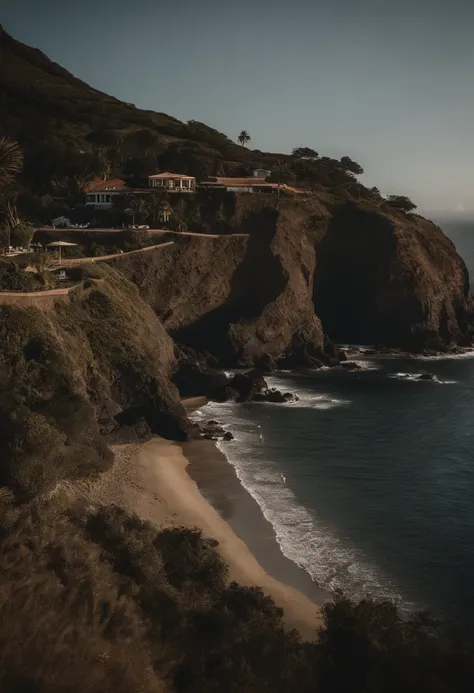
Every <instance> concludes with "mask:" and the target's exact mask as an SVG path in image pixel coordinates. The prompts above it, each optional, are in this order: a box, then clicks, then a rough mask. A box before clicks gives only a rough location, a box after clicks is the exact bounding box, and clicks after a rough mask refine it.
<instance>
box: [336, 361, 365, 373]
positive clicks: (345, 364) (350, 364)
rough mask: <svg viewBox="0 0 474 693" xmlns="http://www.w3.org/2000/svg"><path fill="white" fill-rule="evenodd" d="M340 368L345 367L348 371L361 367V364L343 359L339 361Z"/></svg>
mask: <svg viewBox="0 0 474 693" xmlns="http://www.w3.org/2000/svg"><path fill="white" fill-rule="evenodd" d="M341 367H342V368H346V369H347V370H348V371H358V370H361V369H362V366H361V365H360V364H359V363H356V362H355V361H344V362H343V363H341Z"/></svg>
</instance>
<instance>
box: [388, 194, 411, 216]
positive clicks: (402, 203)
mask: <svg viewBox="0 0 474 693" xmlns="http://www.w3.org/2000/svg"><path fill="white" fill-rule="evenodd" d="M387 202H388V204H389V205H391V206H392V207H395V209H398V210H399V211H400V212H411V211H413V210H414V209H416V207H417V205H416V204H415V203H414V202H412V201H411V200H410V198H409V197H405V195H389V196H388V198H387Z"/></svg>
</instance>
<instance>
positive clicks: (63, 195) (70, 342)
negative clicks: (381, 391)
mask: <svg viewBox="0 0 474 693" xmlns="http://www.w3.org/2000/svg"><path fill="white" fill-rule="evenodd" d="M0 65H1V70H0V248H1V252H2V254H1V256H0V373H1V377H0V455H1V463H0V482H1V484H0V485H1V489H0V490H1V493H0V503H1V505H2V513H1V519H0V532H1V535H2V552H1V555H0V561H1V563H0V565H1V571H0V575H1V578H0V580H1V585H2V589H3V593H4V598H3V600H2V604H1V605H0V616H1V618H0V621H1V624H2V625H1V628H0V642H1V646H2V647H1V651H2V653H3V654H2V656H1V664H2V666H1V667H0V688H1V690H2V691H19V690H22V691H27V690H28V691H29V690H31V691H33V690H35V691H36V690H37V691H42V692H43V693H66V691H67V692H72V691H74V690H79V689H80V690H83V691H85V690H87V691H92V692H93V693H96V692H97V693H99V691H100V692H101V693H105V692H106V691H109V690H110V691H112V690H113V691H114V692H115V693H121V692H122V691H123V693H125V692H127V693H128V692H129V691H139V690H140V691H144V692H145V693H153V692H155V691H156V692H158V691H159V692H163V693H164V692H167V691H169V692H172V691H176V692H183V693H184V692H188V693H194V692H195V693H198V692H199V693H203V692H204V691H209V693H218V692H220V691H236V692H237V691H248V692H250V691H252V692H254V693H265V692H266V691H268V692H269V693H270V691H271V692H272V693H278V692H281V693H288V692H289V691H298V692H299V693H306V692H307V693H310V691H315V690H317V691H328V692H329V691H345V690H354V689H355V690H357V691H372V690H373V691H376V690H394V691H395V690H407V691H408V690H410V691H411V690H413V691H414V690H418V689H417V688H416V685H418V681H419V678H417V677H418V674H419V673H420V672H424V671H425V670H426V668H427V666H426V665H427V662H428V663H429V667H431V669H430V670H431V671H433V672H434V673H433V680H436V681H438V680H439V681H442V682H443V684H440V688H437V689H435V688H429V687H428V688H426V690H441V689H442V690H443V691H447V692H448V691H453V692H454V691H455V690H460V689H459V688H456V682H455V683H454V684H453V683H452V681H453V676H452V667H453V664H452V662H453V661H456V662H458V661H459V662H461V664H462V666H464V665H465V667H466V669H465V670H466V671H468V669H469V667H470V669H472V659H470V654H469V652H470V651H469V652H468V650H467V649H466V652H468V653H467V654H466V652H465V651H464V649H463V648H464V646H461V645H459V643H458V644H457V645H456V646H454V645H453V644H452V643H451V641H449V640H447V639H444V640H443V639H437V638H433V637H432V633H431V631H427V630H426V629H425V628H424V625H425V624H424V623H422V622H421V620H420V619H418V620H417V619H415V618H413V619H405V620H402V619H401V618H399V616H398V612H397V609H396V607H395V606H394V605H393V604H387V603H384V604H382V605H380V604H377V603H375V602H372V601H371V600H366V601H364V602H361V603H360V604H353V603H351V602H350V601H349V600H347V599H345V598H344V597H342V596H339V597H338V596H336V597H335V599H334V600H332V601H331V600H330V601H328V602H327V603H326V604H325V605H316V604H315V603H313V601H310V599H309V598H308V597H306V596H304V595H303V594H300V593H298V592H297V591H296V590H294V589H292V588H290V587H288V586H287V585H284V584H282V583H280V582H279V581H278V580H276V579H274V578H273V577H271V576H270V575H268V574H267V573H266V572H265V571H264V570H263V568H261V566H260V565H259V564H258V563H257V561H256V559H255V558H254V556H253V555H252V554H251V552H250V550H249V549H248V548H247V547H246V545H245V544H244V543H243V542H242V541H241V540H240V539H239V538H238V537H237V536H236V534H235V533H234V532H233V531H232V530H231V529H230V527H229V526H228V525H227V524H226V522H225V521H224V519H223V515H225V513H223V512H222V513H219V514H218V513H217V511H216V510H214V509H213V508H211V507H210V506H209V505H208V504H207V503H206V502H205V500H204V498H203V497H202V496H201V495H200V494H199V491H198V490H197V487H196V484H194V482H193V481H192V480H191V478H190V477H189V476H188V475H187V473H186V463H187V462H186V460H187V459H188V458H189V459H192V457H193V455H194V457H199V455H201V456H202V455H209V456H210V457H212V456H213V455H215V453H216V451H215V447H214V444H213V442H212V440H209V438H211V439H215V438H216V437H219V436H221V437H224V436H225V435H226V434H227V438H225V440H230V439H231V438H232V435H231V434H230V435H229V432H224V431H223V430H221V429H220V428H219V422H215V421H214V422H209V423H208V424H207V428H206V427H205V426H202V425H198V424H197V423H196V421H195V420H193V419H192V417H190V410H191V409H192V407H193V406H194V405H193V402H192V401H190V399H189V398H204V400H203V401H206V400H214V401H218V402H224V401H228V400H232V401H236V402H238V403H240V402H248V401H250V400H253V401H254V402H265V401H270V402H272V403H273V402H277V403H281V404H282V406H286V404H285V403H287V402H290V401H293V400H292V398H291V394H289V393H281V392H279V391H278V390H276V389H275V388H274V389H272V388H268V386H267V384H266V381H265V377H266V376H267V375H268V374H269V373H271V372H272V371H277V370H308V369H311V370H313V369H320V368H322V367H327V368H339V367H341V364H343V363H344V362H346V361H347V355H346V353H345V350H344V349H343V348H342V347H341V345H342V344H346V345H347V344H352V345H364V347H365V348H366V349H368V350H372V351H383V352H387V351H390V350H398V351H400V352H410V353H417V354H420V353H423V354H435V353H439V352H444V353H446V352H450V351H456V350H463V349H466V348H469V347H470V346H471V338H472V322H471V319H472V307H471V296H470V287H469V277H468V272H467V269H466V266H465V264H464V262H463V260H462V259H461V257H460V256H459V255H458V253H457V252H456V249H455V247H454V245H453V243H452V242H451V241H450V240H449V239H448V238H447V237H446V236H445V235H444V234H443V232H442V231H441V229H440V228H438V227H437V226H436V225H435V224H434V223H432V222H431V221H429V220H427V219H424V218H423V217H421V216H419V215H418V214H416V213H415V212H414V209H415V205H414V204H413V203H412V202H411V201H410V200H409V199H408V198H405V197H401V196H397V195H391V196H388V197H384V196H383V195H381V193H380V192H379V190H377V189H376V188H370V189H369V188H367V187H366V186H364V185H363V184H362V183H361V182H360V180H359V178H358V176H360V175H361V174H362V173H363V170H362V168H361V166H360V165H359V164H358V163H357V162H355V161H353V160H351V159H350V158H349V157H347V156H345V157H342V158H341V159H339V160H336V159H331V158H330V157H328V156H323V155H319V153H318V152H316V151H314V150H313V149H310V148H308V147H298V148H296V149H295V150H294V151H293V152H292V154H277V153H265V152H260V151H256V150H252V149H250V147H249V146H248V145H249V141H250V134H249V133H247V132H246V131H242V132H241V133H240V135H239V136H238V137H237V143H236V142H233V141H232V140H231V139H229V138H228V137H227V136H226V135H224V134H222V133H220V132H218V131H216V130H214V129H212V128H210V127H208V126H206V125H205V124H203V123H200V122H197V121H188V122H187V123H183V122H181V121H179V120H177V119H175V118H173V117H171V116H167V115H165V114H163V113H155V112H151V111H145V110H140V109H138V108H136V107H135V106H134V105H133V104H130V103H124V102H122V101H119V100H118V99H115V98H113V97H111V96H108V95H106V94H103V93H101V92H99V91H97V90H95V89H93V88H92V87H89V86H88V85H87V84H85V83H84V82H82V81H80V80H79V79H77V78H75V77H74V76H73V75H72V74H70V73H69V72H68V71H67V70H66V69H64V68H63V67H61V66H59V65H57V64H56V63H54V62H52V61H50V60H49V59H48V58H47V57H46V56H45V55H44V54H43V53H41V52H40V51H38V50H36V49H34V48H30V47H28V46H26V45H24V44H22V43H20V42H19V41H16V40H15V39H14V38H12V37H11V36H9V35H8V34H7V33H6V32H5V31H4V30H3V29H2V28H1V27H0ZM346 366H347V363H346ZM288 406H290V405H289V404H288ZM203 438H207V440H203ZM177 443H179V444H182V445H183V446H184V447H183V450H184V454H182V452H181V450H180V449H179V447H178V445H177ZM186 446H188V448H187V447H186ZM193 446H194V447H193ZM195 446H201V447H198V448H196V447H195ZM187 450H190V452H189V455H188V453H187ZM186 456H187V457H186ZM218 462H219V460H218ZM283 481H284V480H283ZM256 582H258V586H255V583H256ZM455 647H457V648H458V649H456V650H455V652H456V656H458V660H454V659H453V657H454V655H453V651H454V650H453V648H455ZM466 648H467V646H466ZM463 658H464V659H463ZM469 662H470V664H469V666H468V663H469ZM455 666H457V664H456V665H455ZM462 666H460V667H459V668H462ZM436 667H437V668H436ZM435 669H436V671H435ZM470 669H469V670H470ZM466 676H467V674H466ZM454 678H455V677H454ZM354 681H356V682H357V681H358V682H359V683H357V685H355V684H354ZM369 681H370V685H369V683H368V682H369ZM387 681H390V682H391V685H392V688H390V689H389V688H388V687H387ZM424 690H425V689H424Z"/></svg>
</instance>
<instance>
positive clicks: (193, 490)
mask: <svg viewBox="0 0 474 693" xmlns="http://www.w3.org/2000/svg"><path fill="white" fill-rule="evenodd" d="M206 442H209V443H211V441H196V442H195V443H187V444H184V445H181V446H177V445H176V444H173V443H170V442H169V441H163V440H159V441H157V440H154V441H152V442H151V443H149V444H148V445H147V446H146V447H144V448H143V450H142V452H141V455H140V457H141V460H142V461H145V462H146V464H147V466H148V467H149V471H150V473H151V475H152V476H153V478H154V479H155V480H156V482H157V485H158V486H159V488H160V492H161V494H162V498H163V499H165V501H164V502H165V503H166V505H167V507H168V508H169V510H170V511H172V512H173V513H174V514H175V515H176V517H177V518H179V521H180V523H183V524H184V525H185V526H188V527H198V528H199V529H201V531H202V532H203V534H204V535H205V536H206V537H209V538H212V539H216V540H217V541H218V542H219V546H218V547H217V551H218V553H219V554H220V556H221V557H222V558H223V559H224V560H225V561H226V563H227V564H228V565H229V569H230V577H231V579H232V580H235V581H236V582H238V583H239V584H241V585H246V586H258V587H261V588H262V589H263V591H264V592H265V594H267V595H269V596H270V597H272V599H273V600H274V601H275V603H276V605H277V606H279V607H280V608H282V609H283V611H284V619H285V622H286V624H287V626H288V627H289V628H296V629H297V630H298V631H299V632H300V634H301V636H302V637H303V638H304V639H308V640H314V639H315V637H316V635H317V629H318V627H319V626H320V625H321V624H322V618H321V611H320V607H319V606H318V605H317V604H316V603H315V602H313V601H311V600H310V599H309V598H308V597H307V596H305V595H304V594H303V593H302V592H299V591H298V590H296V589H294V588H293V587H291V586H289V585H286V584H284V583H283V582H280V581H279V580H277V579H276V578H275V577H272V576H271V575H270V574H269V573H268V572H266V571H265V570H264V569H263V567H262V566H261V565H260V563H259V562H258V560H257V557H256V556H255V555H254V554H253V553H252V552H251V551H250V549H249V547H248V546H247V544H246V543H245V542H244V541H243V540H242V539H241V538H240V537H239V536H238V535H237V534H236V533H235V532H234V530H233V529H232V527H231V526H230V525H229V524H228V523H227V522H226V521H225V520H224V519H223V517H221V515H220V514H219V513H218V511H217V510H216V509H215V508H214V507H213V506H212V505H211V504H210V503H209V502H208V501H207V500H206V498H205V497H204V496H203V495H202V494H201V493H200V491H199V487H198V485H197V483H196V481H195V480H194V479H193V478H192V476H191V475H190V474H189V473H188V471H189V470H188V469H187V468H188V466H191V464H192V462H191V461H190V459H189V457H188V453H189V455H190V456H191V455H194V464H195V465H197V458H196V454H197V446H199V445H200V443H206ZM189 445H192V446H194V450H192V451H191V450H190V449H189V448H187V447H186V448H185V446H189ZM211 445H212V443H211ZM164 447H166V448H168V449H167V450H166V456H164V455H163V452H164ZM180 447H181V449H180ZM212 447H213V448H214V450H215V452H216V453H218V452H219V451H218V450H217V448H215V446H213V445H212ZM170 448H171V450H173V453H171V450H170ZM183 448H185V449H186V452H184V451H183ZM210 448H211V446H210V445H209V446H207V445H204V446H201V454H203V455H204V456H208V455H211V453H212V451H211V450H210ZM170 453H171V454H172V457H173V458H172V463H171V464H170V461H171V460H170V458H169V455H170ZM161 455H163V456H161ZM222 458H224V456H222ZM224 460H225V458H224ZM221 463H222V459H221ZM225 464H226V465H228V463H227V460H225ZM229 467H230V465H229ZM245 493H246V492H245ZM276 548H277V549H278V551H279V547H278V546H276ZM308 578H309V576H308ZM309 579H310V578H309Z"/></svg>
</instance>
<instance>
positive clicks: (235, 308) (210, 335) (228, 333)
mask: <svg viewBox="0 0 474 693" xmlns="http://www.w3.org/2000/svg"><path fill="white" fill-rule="evenodd" d="M295 209H296V208H295V207H294V205H291V204H290V205H288V206H287V205H282V206H281V208H280V209H279V210H278V209H277V208H276V207H275V205H274V204H269V206H268V207H265V208H264V209H263V210H259V212H258V214H255V215H249V217H247V220H246V221H245V222H242V226H241V227H240V228H239V229H238V230H242V231H245V230H246V229H248V228H251V229H252V233H251V234H250V235H249V236H248V237H243V236H225V237H220V238H209V237H202V238H199V237H197V238H196V237H186V236H182V237H176V242H175V244H174V245H172V246H167V247H165V248H162V249H160V248H158V249H157V250H156V251H153V252H150V253H146V254H144V255H135V256H123V257H120V258H117V259H116V260H114V261H113V264H114V266H115V267H116V268H117V269H118V270H119V271H120V272H121V273H123V274H124V275H125V276H126V277H127V278H128V279H130V280H131V281H133V282H134V283H135V284H137V286H138V287H139V290H140V294H141V296H142V297H143V298H144V299H145V300H146V301H147V302H148V303H149V304H150V305H151V306H152V308H153V310H154V311H155V312H156V314H157V315H158V316H159V318H160V320H161V321H162V323H163V325H164V326H165V328H166V329H167V331H168V333H169V334H170V335H171V336H172V337H173V339H174V340H175V341H177V342H178V343H180V344H184V345H187V346H189V347H193V348H194V349H196V350H198V351H200V352H204V351H206V352H209V353H210V354H212V355H213V356H214V357H216V358H217V359H218V361H219V363H220V364H221V366H252V365H253V364H254V363H255V362H256V361H257V362H258V361H259V359H262V358H263V357H266V356H269V357H271V358H272V359H274V360H276V361H277V362H278V360H281V363H292V364H295V365H297V366H308V367H317V366H319V365H321V363H322V362H327V361H328V359H329V358H331V357H330V356H328V354H327V351H326V345H327V340H326V339H325V335H324V332H323V328H322V326H321V322H320V320H319V318H318V317H317V316H316V315H315V313H314V306H313V301H312V287H313V274H314V268H315V265H316V254H315V242H314V240H313V239H312V238H310V237H308V236H307V235H306V234H305V233H304V230H303V228H302V219H301V214H300V215H298V214H296V213H295ZM299 209H300V210H301V209H303V210H304V212H305V213H304V214H303V220H306V219H307V218H308V217H309V216H310V212H311V208H310V207H309V208H308V209H306V208H305V207H304V205H303V206H302V207H300V208H299Z"/></svg>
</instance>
